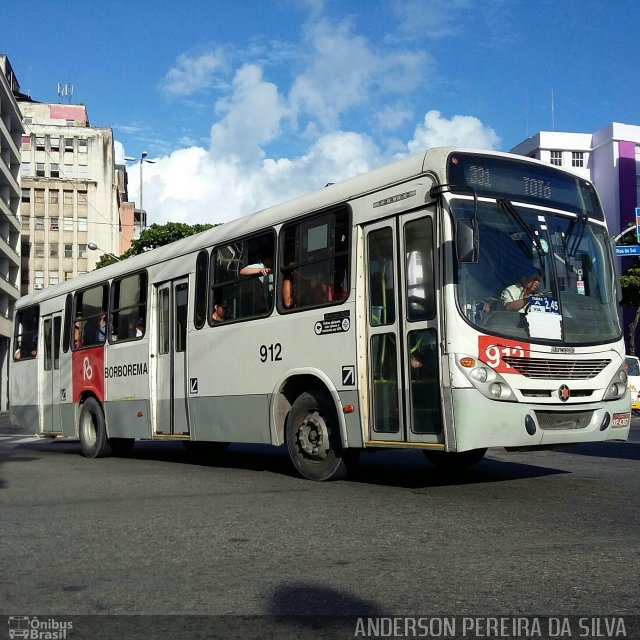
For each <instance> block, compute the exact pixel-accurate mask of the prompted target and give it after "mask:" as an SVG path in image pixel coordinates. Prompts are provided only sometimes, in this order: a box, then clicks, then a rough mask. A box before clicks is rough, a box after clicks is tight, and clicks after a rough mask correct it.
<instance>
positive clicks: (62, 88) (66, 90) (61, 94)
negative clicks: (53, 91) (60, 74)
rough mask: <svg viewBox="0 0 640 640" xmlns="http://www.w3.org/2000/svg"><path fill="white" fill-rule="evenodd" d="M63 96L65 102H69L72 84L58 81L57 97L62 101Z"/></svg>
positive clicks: (71, 95) (71, 94)
mask: <svg viewBox="0 0 640 640" xmlns="http://www.w3.org/2000/svg"><path fill="white" fill-rule="evenodd" d="M65 97H66V98H67V104H70V103H71V98H72V97H73V85H72V84H71V83H70V82H65V83H64V84H61V83H60V82H58V98H59V99H60V100H61V101H62V100H63V98H65Z"/></svg>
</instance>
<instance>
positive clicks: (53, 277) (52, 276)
mask: <svg viewBox="0 0 640 640" xmlns="http://www.w3.org/2000/svg"><path fill="white" fill-rule="evenodd" d="M58 280H59V278H58V272H57V271H50V272H49V284H50V285H51V286H53V285H54V284H58Z"/></svg>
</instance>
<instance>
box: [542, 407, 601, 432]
mask: <svg viewBox="0 0 640 640" xmlns="http://www.w3.org/2000/svg"><path fill="white" fill-rule="evenodd" d="M592 417H593V411H536V418H537V419H538V424H539V425H540V428H541V429H544V430H546V431H551V430H554V429H584V428H585V427H587V426H588V425H589V423H590V422H591V418H592Z"/></svg>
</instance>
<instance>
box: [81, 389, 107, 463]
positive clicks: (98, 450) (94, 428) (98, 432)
mask: <svg viewBox="0 0 640 640" xmlns="http://www.w3.org/2000/svg"><path fill="white" fill-rule="evenodd" d="M78 433H79V435H80V446H81V447H82V453H83V454H84V455H85V456H86V457H87V458H105V457H107V456H110V455H111V445H110V444H109V438H107V425H106V424H105V421H104V413H103V411H102V407H101V406H100V403H99V402H98V401H97V400H96V399H95V398H87V399H86V400H85V401H84V402H83V403H82V406H81V407H80V419H79V421H78Z"/></svg>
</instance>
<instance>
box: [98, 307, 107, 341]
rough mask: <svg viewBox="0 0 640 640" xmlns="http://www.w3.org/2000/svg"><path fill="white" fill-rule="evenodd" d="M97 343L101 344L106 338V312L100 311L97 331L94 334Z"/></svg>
mask: <svg viewBox="0 0 640 640" xmlns="http://www.w3.org/2000/svg"><path fill="white" fill-rule="evenodd" d="M96 338H97V340H98V343H100V344H102V343H103V342H105V341H106V339H107V314H106V313H105V312H104V311H102V312H101V313H100V317H99V318H98V331H97V336H96Z"/></svg>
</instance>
